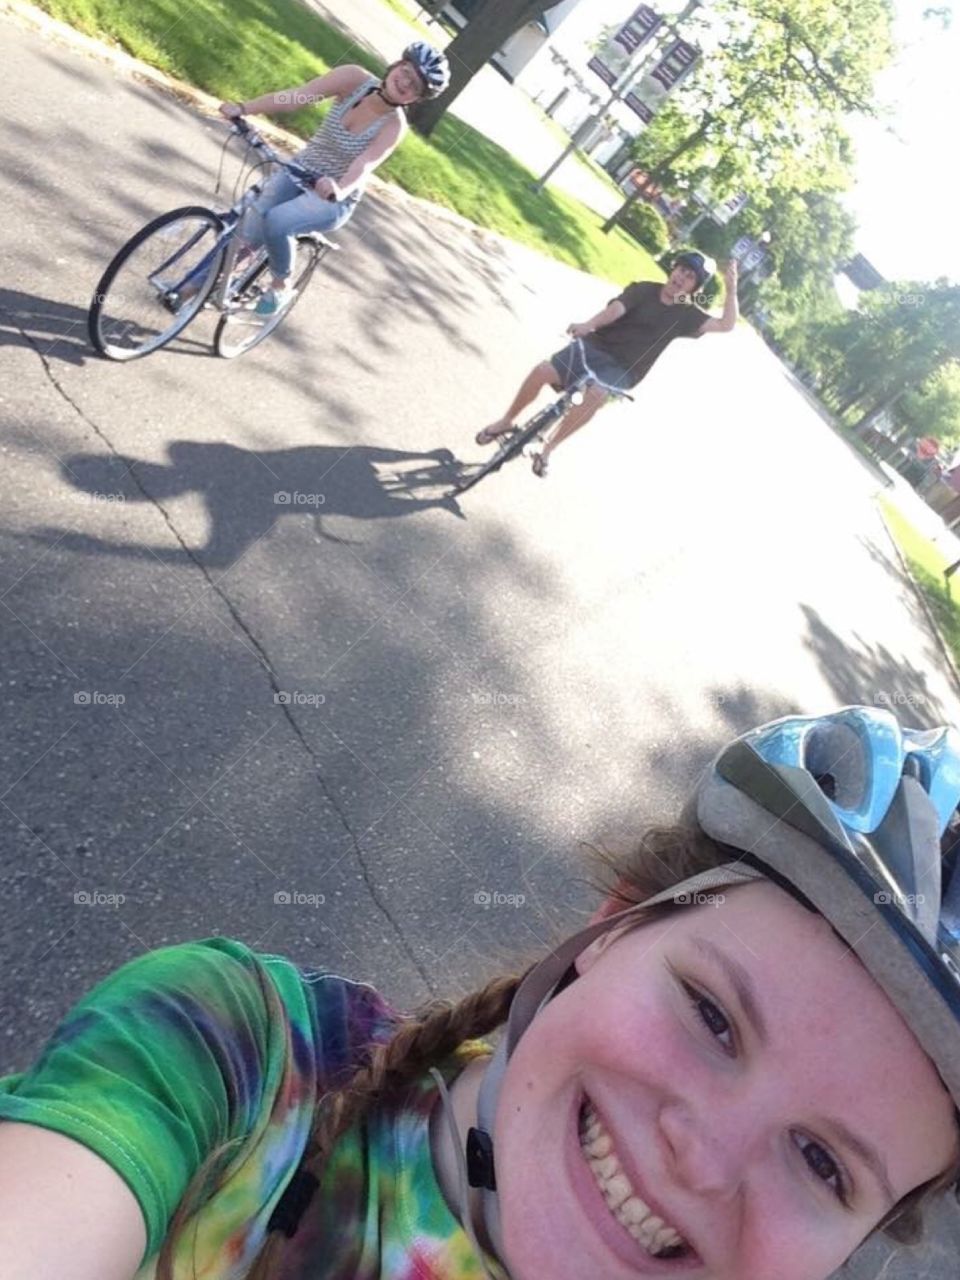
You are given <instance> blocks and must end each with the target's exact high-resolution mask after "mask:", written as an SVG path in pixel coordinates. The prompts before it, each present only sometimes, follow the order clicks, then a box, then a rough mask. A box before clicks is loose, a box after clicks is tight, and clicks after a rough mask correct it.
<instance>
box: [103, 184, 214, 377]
mask: <svg viewBox="0 0 960 1280" xmlns="http://www.w3.org/2000/svg"><path fill="white" fill-rule="evenodd" d="M223 230H224V223H223V220H222V218H220V217H219V216H218V215H217V214H215V213H214V212H213V211H212V210H210V209H203V208H200V207H199V206H192V205H191V206H188V207H186V208H183V209H172V210H171V211H170V212H169V213H164V214H161V215H160V217H159V218H154V220H153V222H150V223H148V224H147V225H146V226H145V227H143V228H142V229H141V230H140V231H138V232H137V234H136V235H135V236H134V237H133V239H131V240H129V241H128V242H127V243H126V244H125V245H124V246H123V248H122V249H121V250H120V252H119V253H118V254H117V255H116V257H115V258H114V259H113V261H112V262H111V263H110V265H109V266H108V267H107V269H106V271H105V272H104V273H103V275H102V276H101V278H100V283H99V284H98V285H97V288H96V291H95V293H94V295H93V301H92V302H91V304H90V312H89V315H88V318H87V329H88V332H89V335H90V341H91V343H92V344H93V346H94V347H95V348H96V349H97V351H99V352H100V354H101V355H104V356H107V358H108V359H110V360H136V359H137V358H138V357H139V356H146V355H149V354H150V353H151V352H152V351H158V350H159V349H160V348H161V347H163V346H166V344H167V343H168V342H170V341H171V340H172V339H173V338H175V337H176V336H177V334H178V333H180V332H181V331H182V330H183V329H185V328H186V327H187V325H188V324H189V323H190V321H191V320H192V319H193V318H194V316H195V315H196V314H197V312H198V311H199V310H200V308H201V307H202V306H203V304H204V301H205V300H206V298H207V295H208V294H209V292H210V290H211V289H212V288H213V286H214V284H215V282H216V279H217V276H218V275H219V274H220V269H221V267H222V265H223V257H224V253H225V245H224V244H222V243H221V237H222V235H223ZM188 280H189V284H190V286H191V287H194V286H195V287H196V289H197V292H196V293H195V294H193V295H192V296H191V297H189V298H188V299H186V300H184V301H182V302H181V301H180V296H179V291H180V290H181V289H182V288H183V287H184V286H185V285H187V283H188Z"/></svg>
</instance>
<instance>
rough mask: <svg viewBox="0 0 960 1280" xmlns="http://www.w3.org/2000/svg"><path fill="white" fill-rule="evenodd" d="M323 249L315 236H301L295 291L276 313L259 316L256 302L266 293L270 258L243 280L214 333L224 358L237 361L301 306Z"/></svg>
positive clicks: (296, 260) (296, 259) (298, 243)
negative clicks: (237, 358)
mask: <svg viewBox="0 0 960 1280" xmlns="http://www.w3.org/2000/svg"><path fill="white" fill-rule="evenodd" d="M323 252H324V251H323V250H322V249H321V246H320V245H319V244H317V242H316V240H314V239H313V238H312V237H311V236H309V235H305V236H302V237H299V238H298V239H297V250H296V258H295V260H294V264H293V294H292V296H291V297H290V299H289V301H288V302H287V304H286V306H284V307H281V308H280V310H279V311H275V312H274V313H273V314H272V315H268V316H261V315H257V312H256V309H255V308H256V304H257V302H258V301H259V299H260V298H261V297H263V295H264V293H265V292H266V287H265V286H266V282H267V278H268V276H269V270H268V264H267V262H266V261H263V262H261V263H260V265H259V266H257V267H256V268H255V269H254V270H253V272H252V273H251V274H250V275H249V276H248V277H247V278H246V279H245V280H243V281H242V282H241V284H240V287H239V289H238V290H237V294H236V296H235V297H234V298H233V299H232V301H231V304H230V307H229V310H227V311H226V313H225V314H224V315H222V316H221V317H220V319H219V321H218V322H217V331H216V333H215V334H214V336H213V345H214V349H215V350H216V353H217V355H218V356H222V357H223V359H224V360H234V359H236V357H237V356H242V355H243V354H244V352H246V351H251V350H252V349H253V348H254V347H255V346H257V345H258V343H261V342H262V341H263V340H264V338H268V337H269V336H270V334H271V333H273V331H274V330H275V329H276V328H277V327H278V325H280V324H281V323H282V321H284V320H286V318H287V316H288V315H289V314H290V312H291V311H292V310H293V308H294V307H295V306H296V305H297V303H298V302H299V301H300V299H301V298H302V297H303V294H304V292H305V291H306V288H307V285H308V284H309V283H310V277H311V276H312V275H313V273H314V271H315V270H316V268H317V263H318V262H319V261H320V259H321V258H322V257H323Z"/></svg>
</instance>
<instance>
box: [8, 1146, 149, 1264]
mask: <svg viewBox="0 0 960 1280" xmlns="http://www.w3.org/2000/svg"><path fill="white" fill-rule="evenodd" d="M146 1243H147V1231H146V1225H145V1223H144V1218H143V1214H142V1212H141V1210H140V1206H139V1204H138V1203H137V1199H136V1197H135V1196H134V1194H133V1192H132V1191H131V1190H130V1188H129V1187H128V1186H127V1184H126V1182H125V1181H124V1180H123V1178H121V1177H120V1175H119V1174H118V1173H116V1172H115V1171H114V1170H113V1169H111V1167H110V1166H109V1165H108V1164H107V1163H106V1161H105V1160H101V1158H100V1157H99V1156H98V1155H97V1154H96V1153H95V1152H93V1151H91V1150H90V1149H89V1148H88V1147H85V1146H83V1145H82V1144H81V1143H79V1142H74V1140H73V1139H72V1138H68V1137H67V1136H66V1135H65V1134H62V1133H56V1132H54V1131H53V1130H51V1129H42V1128H40V1127H39V1126H38V1125H33V1124H19V1123H16V1122H14V1121H4V1122H3V1123H0V1276H2V1280H63V1277H64V1276H69V1277H70V1280H132V1277H133V1276H134V1275H136V1273H137V1270H138V1268H139V1266H140V1262H141V1259H142V1257H143V1252H144V1249H145V1247H146Z"/></svg>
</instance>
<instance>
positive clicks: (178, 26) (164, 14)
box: [40, 0, 663, 284]
mask: <svg viewBox="0 0 960 1280" xmlns="http://www.w3.org/2000/svg"><path fill="white" fill-rule="evenodd" d="M40 3H41V4H42V5H43V7H44V8H45V9H46V10H47V11H48V12H49V13H51V14H52V15H53V16H54V17H56V18H59V19H61V20H62V21H64V22H69V23H71V24H72V25H73V26H75V27H77V28H78V29H79V30H81V31H83V32H85V33H86V34H88V35H92V36H97V37H99V38H101V39H107V40H111V41H113V42H115V43H117V44H119V45H121V46H122V47H123V48H124V49H126V50H127V51H128V52H129V53H131V54H133V56H134V57H137V58H141V59H143V60H144V61H145V62H149V63H151V64H152V65H153V66H156V67H159V68H160V69H161V70H163V71H166V72H168V73H169V74H171V75H174V76H176V77H177V78H178V79H181V80H185V81H187V82H189V83H191V84H194V85H197V86H198V87H199V88H201V89H205V90H206V91H207V92H208V93H211V94H215V95H216V96H218V97H221V98H225V99H238V98H252V97H256V96H257V95H259V94H262V93H265V92H269V91H270V90H276V89H286V88H291V87H292V86H294V85H297V84H302V83H304V82H305V81H307V80H309V79H311V78H312V77H313V76H316V75H319V74H321V73H322V72H323V71H325V70H327V69H328V68H329V67H330V66H332V65H333V64H335V63H338V62H344V61H346V62H359V63H361V64H362V65H364V66H367V67H369V68H370V70H371V71H374V72H377V73H379V72H381V71H382V70H383V65H382V63H378V62H377V60H376V59H373V58H371V57H370V56H369V55H368V54H367V53H366V52H365V51H363V50H361V49H358V47H357V46H356V45H355V44H354V43H353V42H352V41H350V40H349V39H347V38H346V37H345V36H343V35H341V34H340V33H339V32H338V31H336V30H334V29H333V28H332V27H330V26H329V25H328V24H327V23H325V22H323V21H322V20H321V19H320V18H319V17H317V15H316V14H315V13H313V12H311V11H310V10H309V9H307V8H305V7H304V6H303V5H301V4H299V3H298V2H297V0H192V3H191V4H190V5H186V4H185V3H184V0H138V2H137V3H136V4H135V5H134V4H132V3H131V2H130V0H40ZM278 119H279V120H281V121H282V123H283V124H284V125H285V126H287V127H288V128H290V129H292V130H293V131H294V132H296V133H300V134H303V135H306V134H308V133H310V132H311V131H312V130H313V129H314V128H316V125H317V122H318V119H319V115H318V113H317V112H316V111H312V110H307V111H299V112H296V113H294V114H292V115H286V116H283V117H278ZM379 172H380V174H381V176H382V177H385V178H387V179H388V180H390V181H393V182H396V183H397V184H398V185H400V186H402V187H404V188H405V189H406V190H407V191H409V192H411V193H412V194H413V195H416V196H421V197H423V198H425V199H427V200H433V201H434V202H435V203H437V204H442V205H446V206H447V207H448V208H450V209H454V210H456V212H457V213H460V214H462V215H463V216H464V217H466V218H469V219H470V220H471V221H473V222H476V223H478V224H479V225H480V226H483V227H488V228H490V229H491V230H493V231H498V232H500V233H501V234H503V235H506V236H509V237H511V238H512V239H514V240H517V241H519V242H520V243H521V244H526V245H529V246H531V247H532V248H535V249H539V250H540V251H541V252H544V253H547V254H550V255H551V256H553V257H555V258H559V259H560V261H562V262H567V263H569V264H570V265H572V266H575V267H579V268H581V269H582V270H585V271H589V272H591V273H593V274H595V275H599V276H602V277H604V278H606V279H608V280H611V281H613V282H615V283H617V284H625V283H627V282H628V281H630V280H636V279H638V278H643V277H645V278H648V279H650V278H653V279H662V276H663V273H662V272H661V271H660V270H659V269H658V268H657V266H656V264H655V263H654V261H653V259H652V258H651V257H650V255H649V254H648V253H646V252H645V251H644V250H643V249H642V248H641V247H640V246H639V245H638V244H637V243H636V242H635V241H633V240H632V239H631V238H630V237H629V236H627V235H626V234H625V233H624V232H622V231H619V230H616V231H614V232H613V234H611V235H609V236H605V235H603V233H602V232H601V230H600V224H601V219H600V218H599V216H598V215H597V214H595V213H594V212H593V211H592V210H591V209H588V208H587V207H586V206H585V205H583V204H581V203H580V202H579V201H577V200H574V199H571V198H570V197H568V196H565V195H563V194H562V193H559V192H554V191H546V192H544V193H543V194H542V195H535V194H534V193H533V192H532V191H530V190H529V185H528V184H529V183H530V182H531V181H532V179H533V178H534V176H535V175H533V174H531V173H530V171H529V170H527V169H526V168H524V167H523V166H522V165H520V164H518V163H517V161H516V160H514V159H513V157H512V156H510V155H509V154H508V153H507V152H506V151H504V150H503V148H502V147H498V146H496V145H495V144H494V143H492V142H490V141H489V140H488V139H487V138H485V137H484V136H483V135H482V134H480V133H478V132H477V131H476V130H474V129H471V128H470V127H469V126H467V125H465V124H462V123H461V122H460V121H458V120H456V119H454V118H453V117H451V116H447V117H445V118H444V119H443V120H442V121H441V123H440V125H439V126H438V128H437V130H435V132H434V135H433V137H432V138H431V139H430V141H429V142H428V141H427V140H425V139H423V138H420V137H418V136H416V135H414V134H413V133H412V132H411V134H410V135H409V136H408V137H407V139H406V140H405V141H404V143H403V145H402V146H401V147H400V149H399V150H398V151H396V152H395V153H394V155H393V156H391V157H390V160H389V161H388V162H387V163H386V164H385V165H384V167H383V168H382V169H381V170H380V171H379Z"/></svg>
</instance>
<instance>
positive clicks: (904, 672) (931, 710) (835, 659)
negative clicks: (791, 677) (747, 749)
mask: <svg viewBox="0 0 960 1280" xmlns="http://www.w3.org/2000/svg"><path fill="white" fill-rule="evenodd" d="M800 609H801V612H802V613H803V616H804V620H805V624H806V631H807V635H806V639H805V641H804V643H805V646H806V648H807V649H808V650H809V651H810V652H811V654H812V655H813V657H814V658H815V660H816V662H817V665H818V667H819V669H820V672H821V674H822V676H823V677H824V679H825V680H826V681H827V683H828V685H829V686H830V688H831V689H832V690H833V692H834V694H835V695H836V698H837V701H838V702H839V703H841V704H843V705H846V704H851V703H862V704H864V705H866V706H879V707H886V708H887V709H888V710H890V711H892V712H893V714H894V715H895V716H896V717H897V719H898V720H900V721H901V722H902V723H904V724H908V725H911V726H912V727H914V728H918V729H932V728H934V727H936V726H937V725H942V724H948V723H949V722H950V719H951V712H950V711H949V710H948V709H947V708H946V707H944V705H943V703H942V702H941V700H940V698H939V697H938V696H937V695H936V694H934V693H933V691H932V689H931V687H930V680H929V677H928V675H927V672H926V670H924V669H921V668H919V667H917V666H916V665H915V664H914V663H912V662H910V661H909V660H908V659H907V658H905V657H904V655H903V654H902V653H900V654H896V653H891V652H890V650H889V649H888V648H887V647H886V646H885V645H882V644H877V643H875V642H873V641H871V640H868V639H866V638H865V637H863V636H856V637H855V639H856V641H857V645H858V647H854V646H853V645H851V644H850V643H848V642H847V641H846V640H844V639H842V638H841V637H840V636H839V635H837V633H836V632H835V631H834V630H833V629H832V628H831V627H830V626H828V625H827V623H826V622H824V620H823V619H822V618H821V616H820V614H819V613H817V611H816V609H814V608H813V607H812V606H810V605H807V604H803V605H801V606H800ZM917 625H923V624H922V623H921V622H920V619H917ZM928 654H929V658H930V663H931V666H935V665H937V664H938V663H939V661H941V659H940V654H939V650H935V649H934V648H933V646H932V645H931V646H930V649H929V650H928Z"/></svg>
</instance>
